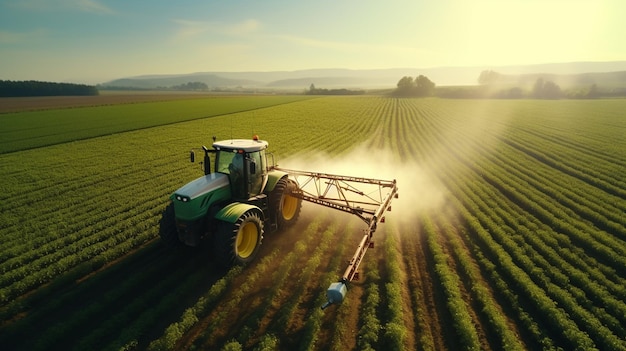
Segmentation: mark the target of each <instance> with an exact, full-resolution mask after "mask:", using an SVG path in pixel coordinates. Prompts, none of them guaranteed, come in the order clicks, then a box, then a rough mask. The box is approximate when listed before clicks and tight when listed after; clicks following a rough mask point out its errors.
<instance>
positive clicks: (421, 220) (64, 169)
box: [0, 96, 626, 350]
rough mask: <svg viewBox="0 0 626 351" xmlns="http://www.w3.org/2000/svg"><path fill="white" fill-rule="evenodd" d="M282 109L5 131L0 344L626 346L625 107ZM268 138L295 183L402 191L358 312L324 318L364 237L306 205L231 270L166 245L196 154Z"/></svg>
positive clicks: (200, 105) (368, 269) (500, 104)
mask: <svg viewBox="0 0 626 351" xmlns="http://www.w3.org/2000/svg"><path fill="white" fill-rule="evenodd" d="M285 98H286V97H269V96H266V97H251V98H249V99H252V100H250V101H248V100H245V101H246V102H245V103H244V100H240V102H241V103H240V104H233V103H232V100H231V102H230V103H224V104H223V105H220V106H222V107H221V109H219V108H215V109H213V110H210V109H211V106H212V105H211V104H212V103H216V101H203V99H187V100H175V101H169V102H142V103H137V104H127V105H113V106H101V107H81V108H74V109H52V110H46V111H31V112H21V113H18V112H15V113H11V114H5V115H0V119H2V121H3V123H2V126H1V127H0V133H1V134H0V135H2V141H0V146H1V147H2V154H1V155H0V177H1V178H2V179H3V181H2V183H1V185H0V187H1V190H2V201H1V202H0V207H1V211H0V239H1V240H2V249H1V251H0V272H1V273H2V274H1V278H0V279H1V281H0V315H1V316H2V325H1V328H2V329H0V344H2V345H10V346H12V347H10V348H9V349H16V350H21V349H24V350H47V349H76V350H84V349H107V350H119V349H125V350H131V349H141V350H143V349H149V350H167V349H222V348H227V349H238V347H240V348H243V349H251V350H257V349H259V350H261V349H276V348H278V349H289V350H292V349H303V350H305V349H306V350H309V349H311V350H316V349H344V348H345V349H383V348H384V349H390V350H404V349H417V350H441V349H451V350H456V349H471V350H479V349H486V350H524V349H555V350H556V349H572V350H573V349H579V350H592V349H601V350H625V349H626V342H625V340H626V327H625V326H626V317H625V316H626V302H624V301H626V273H625V270H624V267H626V215H625V213H626V140H625V139H624V135H626V116H625V115H624V113H623V111H626V100H587V101H584V100H580V101H565V100H554V101H545V100H544V101H536V100H515V101H512V100H443V99H434V98H431V99H393V98H386V97H381V96H356V97H355V96H353V97H324V98H314V99H311V98H307V99H304V98H301V97H292V98H289V99H285ZM246 99H248V98H246ZM159 104H160V105H159ZM163 104H166V105H163ZM167 104H173V105H172V106H175V111H176V113H175V114H174V113H173V112H167V111H172V110H167V109H165V108H164V106H170V105H167ZM208 110H210V111H208ZM75 111H76V112H75ZM145 111H152V112H153V113H154V112H155V111H164V112H163V113H161V114H160V115H159V117H158V118H157V117H154V118H150V115H149V114H146V113H145ZM33 113H35V114H36V115H31V114H33ZM50 116H57V117H56V118H61V119H63V118H65V119H66V121H69V122H68V124H67V125H66V127H64V128H65V129H63V128H61V127H56V125H55V123H53V120H48V119H49V118H53V117H50ZM71 116H82V117H83V118H85V119H86V120H85V121H83V122H82V123H83V124H77V123H75V122H73V121H76V120H77V119H76V118H78V117H71ZM89 116H95V117H94V118H95V119H96V120H97V121H99V122H97V123H96V124H95V126H94V128H93V129H90V128H88V127H89V119H88V118H89ZM107 116H111V118H118V119H119V121H126V122H127V124H121V125H119V124H118V123H112V124H111V123H109V122H110V120H109V119H108V118H105V117H107ZM181 116H183V117H185V118H183V117H181ZM70 117H71V118H70ZM19 118H32V120H33V121H35V120H36V121H46V122H45V123H48V124H46V128H40V129H38V130H37V131H36V132H33V131H30V132H28V131H27V129H26V128H25V126H26V125H27V124H25V123H24V122H23V121H21V122H20V121H18V119H19ZM137 120H139V121H141V123H139V124H138V122H136V121H137ZM7 121H8V122H10V123H4V122H7ZM72 128H74V129H72ZM87 130H89V132H88V133H83V132H81V131H87ZM102 130H105V132H101V131H102ZM254 133H256V134H259V135H260V136H261V137H262V138H263V139H266V140H268V141H269V142H270V150H271V151H273V153H274V155H275V157H276V159H277V160H278V163H279V164H280V165H281V166H285V167H289V168H300V169H306V170H315V171H323V172H329V173H340V174H344V173H350V174H351V175H361V176H365V177H375V178H384V179H391V178H396V179H397V180H398V187H399V193H400V198H399V199H398V200H395V201H394V202H393V203H392V211H391V212H388V213H387V220H386V223H385V224H382V225H381V226H380V228H379V230H378V231H377V232H376V235H375V240H376V246H375V248H374V249H371V250H369V251H368V254H367V256H366V257H365V259H364V262H363V263H362V266H361V275H360V276H361V279H360V280H359V281H357V282H354V283H352V284H351V285H350V286H349V291H348V295H347V299H346V301H344V303H343V304H342V305H339V306H331V307H330V308H328V309H327V310H325V311H321V310H320V309H319V306H321V305H322V303H323V302H324V301H325V296H324V293H325V289H326V288H327V287H328V285H329V284H330V283H331V282H333V281H336V280H337V279H338V278H339V276H340V274H341V273H342V272H343V269H344V268H345V264H346V261H347V260H348V259H349V258H350V257H351V255H352V253H353V251H354V249H355V248H356V245H357V244H358V241H359V239H360V237H361V233H362V232H361V230H362V229H363V223H362V222H359V221H358V220H357V219H356V218H352V217H350V216H349V215H348V214H343V213H340V212H336V211H335V212H334V211H332V210H330V209H325V208H318V207H316V206H315V205H313V204H305V205H304V206H303V213H302V215H301V218H300V220H299V221H298V223H297V224H296V225H295V226H294V227H292V228H289V229H288V230H286V231H284V232H279V233H276V234H274V235H266V238H265V239H264V242H263V246H262V249H261V255H260V257H259V258H258V259H257V260H256V261H255V262H254V263H252V264H251V265H249V266H248V267H245V268H240V267H237V268H233V269H231V270H228V271H224V270H220V269H218V268H216V267H215V266H214V265H213V264H212V262H211V260H210V258H208V257H207V255H206V252H208V250H207V248H206V247H205V248H199V249H192V248H180V249H177V250H167V249H166V248H164V247H163V246H162V245H160V243H159V242H158V240H157V237H158V223H159V217H160V214H161V212H162V211H163V209H164V208H165V206H166V203H167V200H168V195H169V194H170V193H171V192H172V191H174V190H175V189H176V188H178V187H179V186H181V185H182V184H184V183H186V182H188V181H190V180H192V179H194V178H195V177H198V176H200V175H201V170H200V169H199V167H198V166H197V165H191V164H189V161H188V151H189V149H190V148H192V147H199V146H200V145H203V144H204V145H208V144H210V140H211V136H213V135H216V136H218V138H220V139H227V138H230V137H231V136H234V137H242V138H243V137H248V136H250V135H252V134H254ZM18 134H19V135H21V136H20V137H15V138H14V139H11V138H12V137H13V136H15V135H18ZM59 135H61V137H59ZM41 140H46V142H45V143H42V142H41Z"/></svg>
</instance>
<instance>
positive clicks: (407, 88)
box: [396, 76, 415, 96]
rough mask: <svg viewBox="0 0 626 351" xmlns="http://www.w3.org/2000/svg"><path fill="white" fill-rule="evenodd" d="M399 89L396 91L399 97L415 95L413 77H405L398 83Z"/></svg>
mask: <svg viewBox="0 0 626 351" xmlns="http://www.w3.org/2000/svg"><path fill="white" fill-rule="evenodd" d="M397 85H398V89H396V93H397V95H401V96H410V95H412V94H413V88H414V87H415V85H414V84H413V77H408V76H404V77H402V78H400V80H399V81H398V84H397Z"/></svg>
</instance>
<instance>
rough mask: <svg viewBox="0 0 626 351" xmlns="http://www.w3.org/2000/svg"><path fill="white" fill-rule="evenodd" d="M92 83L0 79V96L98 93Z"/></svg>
mask: <svg viewBox="0 0 626 351" xmlns="http://www.w3.org/2000/svg"><path fill="white" fill-rule="evenodd" d="M98 94H99V93H98V89H96V87H95V86H92V85H85V84H72V83H54V82H40V81H34V80H29V81H10V80H0V97H18V96H19V97H25V96H87V95H98Z"/></svg>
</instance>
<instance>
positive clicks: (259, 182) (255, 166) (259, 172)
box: [248, 150, 267, 196]
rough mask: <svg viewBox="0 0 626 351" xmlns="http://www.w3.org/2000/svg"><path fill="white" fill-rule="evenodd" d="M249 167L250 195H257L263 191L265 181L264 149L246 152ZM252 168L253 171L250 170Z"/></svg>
mask: <svg viewBox="0 0 626 351" xmlns="http://www.w3.org/2000/svg"><path fill="white" fill-rule="evenodd" d="M248 158H249V167H250V173H249V174H250V178H249V182H250V188H249V190H250V196H255V195H259V194H260V193H261V192H262V191H263V186H264V185H265V184H264V183H265V182H266V181H267V170H266V167H265V151H264V150H262V151H256V152H251V153H249V154H248ZM252 170H254V172H252Z"/></svg>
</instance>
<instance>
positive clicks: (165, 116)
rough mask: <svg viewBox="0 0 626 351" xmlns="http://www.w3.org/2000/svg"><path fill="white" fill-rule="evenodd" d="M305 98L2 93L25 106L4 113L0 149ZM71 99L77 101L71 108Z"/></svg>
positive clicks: (0, 116) (4, 101)
mask: <svg viewBox="0 0 626 351" xmlns="http://www.w3.org/2000/svg"><path fill="white" fill-rule="evenodd" d="M22 99H24V100H22ZM304 99H310V97H306V96H296V95H294V96H286V95H281V96H272V95H268V96H219V95H180V94H159V95H136V94H131V95H104V96H86V97H52V98H19V99H18V98H2V99H0V104H1V106H4V107H5V108H6V107H7V106H11V105H12V104H13V105H14V106H15V107H16V108H17V105H21V107H19V108H17V109H21V110H20V112H13V113H5V114H0V153H6V152H12V151H18V150H23V149H30V148H37V147H41V146H46V145H54V144H58V143H64V142H69V141H73V140H79V139H88V138H93V137H97V136H101V135H107V134H112V133H118V132H124V131H129V130H135V129H141V128H148V127H153V126H157V125H163V124H170V123H176V122H181V121H186V120H192V119H198V118H206V117H212V116H219V115H224V114H228V113H234V112H240V111H247V110H253V109H257V108H262V107H268V106H273V105H280V104H285V103H289V102H293V101H300V100H304ZM25 102H28V103H25ZM72 104H75V105H74V106H73V108H70V107H72ZM26 105H27V106H26ZM33 106H49V108H45V109H37V110H35V111H31V110H29V107H33ZM59 107H63V108H59ZM24 110H27V111H24Z"/></svg>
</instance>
